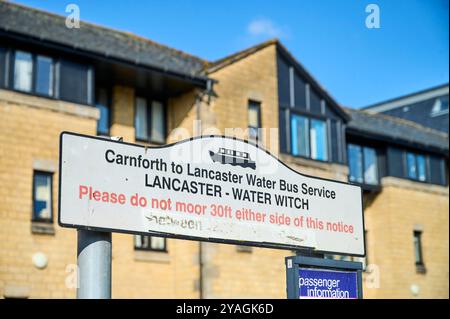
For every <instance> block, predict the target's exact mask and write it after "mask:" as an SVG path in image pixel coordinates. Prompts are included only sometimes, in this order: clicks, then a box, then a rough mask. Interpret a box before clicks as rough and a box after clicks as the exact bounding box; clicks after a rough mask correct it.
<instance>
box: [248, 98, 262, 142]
mask: <svg viewBox="0 0 450 319" xmlns="http://www.w3.org/2000/svg"><path fill="white" fill-rule="evenodd" d="M259 128H261V103H259V102H255V101H249V102H248V135H249V139H251V140H255V141H258V140H259V138H260V136H259Z"/></svg>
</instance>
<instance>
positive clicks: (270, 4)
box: [15, 0, 449, 107]
mask: <svg viewBox="0 0 450 319" xmlns="http://www.w3.org/2000/svg"><path fill="white" fill-rule="evenodd" d="M15 2H18V3H22V4H26V5H29V6H32V7H35V8H40V9H44V10H47V11H50V12H54V13H58V14H62V15H64V14H65V8H66V5H67V4H69V3H75V4H77V5H78V6H79V8H80V15H81V19H82V20H85V21H89V22H93V23H96V24H100V25H104V26H107V27H112V28H115V29H120V30H124V31H129V32H133V33H135V34H138V35H141V36H144V37H147V38H149V39H152V40H154V41H157V42H160V43H162V44H165V45H168V46H171V47H174V48H176V49H179V50H183V51H186V52H188V53H191V54H194V55H197V56H199V57H202V58H204V59H208V60H216V59H219V58H222V57H224V56H226V55H229V54H231V53H234V52H236V51H238V50H242V49H245V48H247V47H249V46H251V45H254V44H257V43H259V42H261V41H264V40H267V39H269V38H273V37H277V38H279V39H280V40H281V42H282V43H283V44H284V45H285V46H286V47H287V48H288V50H290V51H291V53H292V54H293V55H294V56H295V57H296V58H297V59H298V60H299V61H300V63H302V64H303V65H304V66H305V67H306V69H307V70H308V71H309V72H310V73H311V74H312V75H313V76H314V77H315V78H316V79H317V80H318V81H319V82H320V83H321V84H322V85H323V86H324V87H325V88H326V89H327V90H328V91H329V92H330V93H331V95H332V96H333V97H334V98H335V99H336V100H337V101H338V102H339V103H341V104H342V105H344V106H349V107H361V106H365V105H369V104H373V103H376V102H378V101H382V100H386V99H390V98H393V97H397V96H400V95H403V94H408V93H411V92H414V91H418V90H421V89H425V88H428V87H431V86H435V85H439V84H443V83H446V82H448V79H449V45H448V36H449V21H448V0H395V1H394V0H371V1H363V0H340V1H336V0H292V1H281V0H280V1H263V0H245V1H242V0H241V1H237V0H236V1H235V0H229V1H211V0H209V1H201V0H197V1H187V0H184V1H182V0H179V1H168V0H161V1H156V0H152V1H132V0H128V1H118V0H108V1H89V0H77V1H61V0H46V1H37V0H19V1H15ZM370 3H375V4H377V5H378V6H379V8H380V28H379V29H368V28H366V25H365V20H366V17H367V15H368V13H366V12H365V9H366V6H367V5H368V4H370Z"/></svg>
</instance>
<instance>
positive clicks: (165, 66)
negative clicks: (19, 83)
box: [0, 1, 207, 77]
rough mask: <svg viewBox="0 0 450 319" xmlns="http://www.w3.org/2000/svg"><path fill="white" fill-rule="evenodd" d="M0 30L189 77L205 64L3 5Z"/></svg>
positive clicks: (126, 36) (132, 38)
mask: <svg viewBox="0 0 450 319" xmlns="http://www.w3.org/2000/svg"><path fill="white" fill-rule="evenodd" d="M0 29H3V30H5V31H9V32H16V33H19V34H22V35H26V36H30V37H33V38H36V39H39V40H46V41H50V42H54V43H58V44H62V45H65V46H68V47H72V48H77V49H79V50H84V51H88V52H92V53H96V54H100V55H104V56H108V57H112V58H118V59H121V60H124V61H127V62H131V63H137V64H141V65H144V66H148V67H153V68H156V69H161V70H165V71H171V72H174V73H179V74H182V75H185V76H189V77H203V76H202V70H203V68H204V66H205V64H206V63H207V62H206V61H204V60H202V59H200V58H198V57H195V56H192V55H190V54H186V53H184V52H181V51H178V50H175V49H172V48H169V47H167V46H164V45H161V44H158V43H156V42H153V41H151V40H148V39H145V38H142V37H139V36H137V35H134V34H131V33H127V32H121V31H116V30H113V29H109V28H105V27H101V26H97V25H94V24H91V23H86V22H81V23H80V28H79V29H76V28H74V29H69V28H67V27H66V26H65V17H62V16H59V15H55V14H52V13H48V12H44V11H40V10H37V9H34V8H30V7H26V6H22V5H17V4H11V3H8V2H3V1H0Z"/></svg>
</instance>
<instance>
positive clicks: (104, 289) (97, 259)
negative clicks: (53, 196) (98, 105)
mask: <svg viewBox="0 0 450 319" xmlns="http://www.w3.org/2000/svg"><path fill="white" fill-rule="evenodd" d="M111 140H114V141H119V142H121V141H123V138H122V137H111ZM77 236H78V245H77V264H78V276H79V277H78V288H77V298H78V299H111V260H112V241H111V233H110V232H99V231H92V230H84V229H78V233H77Z"/></svg>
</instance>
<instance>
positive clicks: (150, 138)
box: [133, 94, 168, 145]
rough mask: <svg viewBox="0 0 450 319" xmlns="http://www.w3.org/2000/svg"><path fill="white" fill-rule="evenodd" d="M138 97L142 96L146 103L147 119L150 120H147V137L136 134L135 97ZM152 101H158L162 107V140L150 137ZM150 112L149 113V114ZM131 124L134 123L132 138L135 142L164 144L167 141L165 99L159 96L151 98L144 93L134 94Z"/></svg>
mask: <svg viewBox="0 0 450 319" xmlns="http://www.w3.org/2000/svg"><path fill="white" fill-rule="evenodd" d="M138 98H142V99H145V101H146V103H147V121H148V120H149V119H150V121H148V122H147V136H148V138H147V139H145V138H142V137H140V136H139V137H138V136H137V131H136V113H137V99H138ZM153 101H155V102H159V103H161V105H162V109H163V126H164V127H163V136H164V141H163V142H161V141H156V140H154V139H153V137H152V121H151V116H152V115H153V110H152V108H153V103H152V102H153ZM149 114H150V115H149ZM133 122H134V123H133V125H134V138H135V140H136V141H137V142H144V143H151V144H156V145H164V144H166V142H167V126H168V125H167V105H166V103H165V101H164V100H163V99H160V98H151V97H147V96H145V95H139V94H136V95H135V97H134V116H133Z"/></svg>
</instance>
